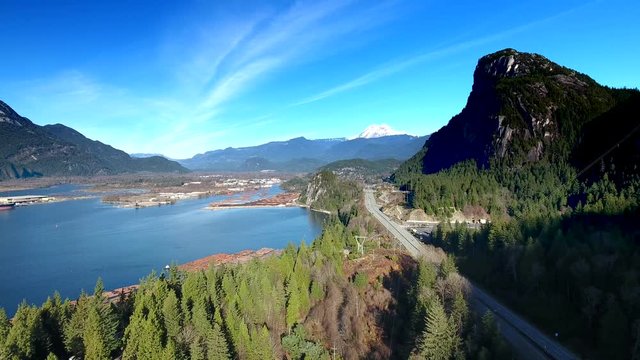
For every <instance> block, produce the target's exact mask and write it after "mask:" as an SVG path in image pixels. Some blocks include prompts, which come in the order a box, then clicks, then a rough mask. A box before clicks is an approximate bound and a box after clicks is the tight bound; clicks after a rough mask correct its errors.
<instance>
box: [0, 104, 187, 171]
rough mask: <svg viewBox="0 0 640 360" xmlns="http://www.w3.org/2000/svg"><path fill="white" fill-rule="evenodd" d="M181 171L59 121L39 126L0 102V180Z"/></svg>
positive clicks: (176, 167)
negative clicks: (138, 157)
mask: <svg viewBox="0 0 640 360" xmlns="http://www.w3.org/2000/svg"><path fill="white" fill-rule="evenodd" d="M137 171H152V172H185V171H187V170H186V169H185V168H183V167H182V166H180V165H179V164H178V163H176V162H174V161H170V160H167V159H165V158H162V157H158V156H156V157H151V158H145V159H134V158H131V157H130V156H129V155H127V154H126V153H125V152H123V151H121V150H118V149H114V148H113V147H111V146H109V145H105V144H103V143H101V142H99V141H93V140H90V139H87V138H86V137H84V136H83V135H82V134H80V133H79V132H77V131H75V130H74V129H71V128H69V127H66V126H64V125H61V124H56V125H46V126H39V125H36V124H34V123H33V122H31V121H30V120H29V119H27V118H25V117H22V116H20V115H18V114H17V113H16V112H15V111H14V110H13V109H12V108H11V107H9V106H8V105H7V104H5V103H4V102H2V101H0V179H6V178H21V177H29V176H42V175H44V176H53V175H56V176H68V175H111V174H119V173H125V172H137Z"/></svg>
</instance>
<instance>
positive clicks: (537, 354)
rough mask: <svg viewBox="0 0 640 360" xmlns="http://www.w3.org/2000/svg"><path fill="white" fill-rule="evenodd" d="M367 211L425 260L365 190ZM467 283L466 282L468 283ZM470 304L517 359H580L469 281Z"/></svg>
mask: <svg viewBox="0 0 640 360" xmlns="http://www.w3.org/2000/svg"><path fill="white" fill-rule="evenodd" d="M365 206H366V208H367V210H368V211H369V212H370V213H371V214H372V215H373V216H374V217H375V218H376V219H377V220H378V221H379V222H380V223H381V224H382V225H383V226H384V227H385V228H386V229H387V230H388V231H389V232H390V233H391V234H392V235H393V236H395V237H396V239H398V241H399V242H400V243H401V244H402V245H403V246H404V247H405V248H406V249H407V251H408V252H409V254H411V256H413V257H414V258H419V257H425V256H426V252H427V251H426V248H425V246H424V244H423V243H421V242H420V241H419V240H418V239H416V238H415V237H414V236H413V235H411V233H409V232H408V231H407V230H406V229H405V228H403V227H402V226H401V225H399V224H397V223H395V222H393V221H391V220H390V219H389V218H388V217H387V216H386V215H385V214H383V213H382V211H380V209H379V207H378V205H377V203H376V200H375V198H374V195H373V190H371V189H365ZM467 281H468V280H467ZM469 285H470V305H471V306H472V307H473V308H474V309H475V310H480V312H481V313H482V312H484V311H486V310H487V309H489V310H491V311H492V312H493V313H494V314H495V318H496V321H497V323H498V324H499V328H500V332H501V334H502V336H503V337H504V338H505V340H507V341H508V342H509V343H510V344H511V346H512V347H513V349H514V351H515V352H516V354H517V355H518V358H520V359H531V360H534V359H559V360H560V359H561V360H565V359H566V360H569V359H579V357H578V356H576V355H575V354H573V353H572V352H570V351H569V350H567V349H566V348H565V347H564V346H562V345H560V344H559V343H557V342H556V341H554V340H552V339H551V338H549V337H548V336H546V335H545V334H544V333H542V332H541V331H540V330H538V329H537V328H536V327H534V326H533V325H531V324H529V323H528V322H527V321H525V320H524V319H523V318H521V317H520V316H518V315H516V314H515V313H514V312H512V311H511V310H509V309H508V308H507V307H506V306H504V305H502V304H501V303H500V302H499V301H497V300H496V299H494V298H493V297H492V296H491V295H489V294H488V293H486V292H485V291H483V290H482V289H480V288H479V287H478V286H476V285H474V284H473V283H472V282H471V281H469Z"/></svg>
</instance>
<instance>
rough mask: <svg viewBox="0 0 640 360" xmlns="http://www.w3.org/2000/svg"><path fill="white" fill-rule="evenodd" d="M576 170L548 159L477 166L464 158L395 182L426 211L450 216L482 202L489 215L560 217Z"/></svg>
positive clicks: (408, 174)
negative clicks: (519, 165) (432, 172)
mask: <svg viewBox="0 0 640 360" xmlns="http://www.w3.org/2000/svg"><path fill="white" fill-rule="evenodd" d="M574 179H575V171H574V170H573V168H572V167H571V166H570V165H568V164H567V163H563V162H560V163H550V162H546V161H542V162H538V163H531V164H526V165H523V166H521V167H518V168H510V167H508V166H505V165H503V164H493V165H492V167H491V169H479V168H478V167H477V165H476V163H475V162H474V161H473V160H468V161H464V162H461V163H458V164H456V165H454V166H452V167H451V168H449V169H446V170H442V171H440V172H438V173H435V174H429V175H423V174H422V173H412V172H406V171H403V172H398V173H396V174H395V177H394V180H395V181H396V183H397V184H399V185H401V186H403V187H404V188H405V189H406V190H409V191H411V197H410V201H411V205H412V206H413V207H414V208H420V209H423V210H424V211H425V212H426V213H427V214H432V215H436V216H442V217H450V216H451V215H452V214H453V212H454V211H456V210H460V211H462V210H464V209H465V207H466V206H480V207H482V208H483V209H485V210H486V212H487V213H488V214H489V215H491V217H492V218H494V217H497V218H504V217H517V218H521V217H526V216H529V215H536V214H540V213H545V214H550V215H559V214H560V212H561V211H562V210H563V209H564V208H565V207H566V206H567V201H568V199H569V196H570V195H571V194H572V192H573V191H575V189H576V186H577V182H576V181H575V180H574Z"/></svg>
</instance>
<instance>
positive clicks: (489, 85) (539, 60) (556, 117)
mask: <svg viewBox="0 0 640 360" xmlns="http://www.w3.org/2000/svg"><path fill="white" fill-rule="evenodd" d="M473 79H474V83H473V87H472V90H471V93H470V94H469V98H468V100H467V104H466V106H465V107H464V109H463V110H462V111H461V112H460V114H458V115H456V116H454V117H453V118H452V119H451V120H450V121H449V123H448V124H447V125H446V126H444V127H443V128H442V129H440V130H439V131H438V132H436V133H434V134H433V135H432V136H431V137H430V138H429V140H428V141H427V142H426V144H425V147H424V150H423V151H422V152H421V153H419V154H418V155H417V157H418V158H414V159H413V160H411V161H413V163H416V162H419V163H420V166H421V167H422V170H423V172H424V173H433V172H437V171H439V170H441V169H444V168H448V167H450V166H452V165H454V164H456V163H458V162H460V161H463V160H467V159H473V160H475V161H476V163H477V164H478V166H480V167H488V166H489V162H490V160H491V159H495V160H497V161H498V162H505V163H508V164H510V165H515V166H518V164H523V163H526V162H535V161H540V160H542V159H543V158H545V157H548V156H550V154H551V155H552V156H557V157H561V158H564V159H567V158H569V155H570V152H571V150H572V149H573V148H574V147H575V144H576V143H577V141H578V137H579V134H580V131H581V129H582V127H583V125H584V124H585V123H586V122H588V121H590V120H591V119H593V118H595V117H597V116H598V115H600V114H602V113H604V112H605V111H607V110H609V109H611V108H612V107H613V106H615V104H616V94H615V90H611V89H608V88H605V87H603V86H600V85H598V84H597V83H596V82H595V81H594V80H592V79H591V78H589V77H588V76H586V75H583V74H580V73H578V72H576V71H574V70H571V69H568V68H565V67H563V66H560V65H558V64H556V63H554V62H552V61H550V60H548V59H547V58H545V57H543V56H541V55H537V54H530V53H523V52H518V51H516V50H513V49H505V50H502V51H499V52H496V53H494V54H490V55H487V56H484V57H482V58H481V59H480V60H479V61H478V64H477V66H476V69H475V72H474V75H473ZM414 166H415V165H414Z"/></svg>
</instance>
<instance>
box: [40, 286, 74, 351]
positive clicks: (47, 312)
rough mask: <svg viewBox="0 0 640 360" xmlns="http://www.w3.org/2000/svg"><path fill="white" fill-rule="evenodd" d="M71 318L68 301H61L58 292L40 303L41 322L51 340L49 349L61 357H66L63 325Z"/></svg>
mask: <svg viewBox="0 0 640 360" xmlns="http://www.w3.org/2000/svg"><path fill="white" fill-rule="evenodd" d="M70 319H71V306H70V304H69V301H68V300H67V301H65V302H62V299H61V298H60V294H59V293H58V292H56V293H54V295H53V297H48V298H47V301H45V303H44V304H43V305H42V323H43V326H44V329H45V331H46V332H47V334H49V339H50V341H51V347H50V349H49V350H50V351H51V352H52V353H54V354H58V355H60V356H62V357H67V356H66V355H67V353H66V350H65V346H64V332H63V329H64V325H65V324H66V323H67V322H68V321H69V320H70Z"/></svg>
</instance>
